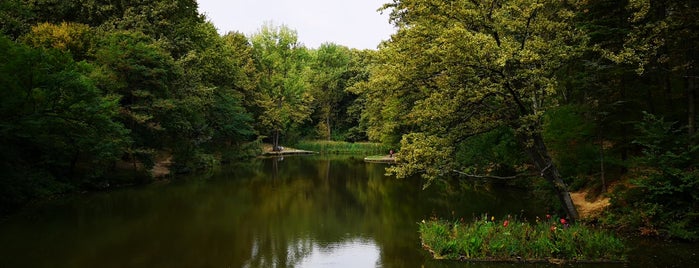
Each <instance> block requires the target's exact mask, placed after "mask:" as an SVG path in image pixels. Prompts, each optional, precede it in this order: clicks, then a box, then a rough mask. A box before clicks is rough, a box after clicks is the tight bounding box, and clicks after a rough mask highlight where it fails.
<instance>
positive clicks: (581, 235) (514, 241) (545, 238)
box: [419, 216, 626, 262]
mask: <svg viewBox="0 0 699 268" xmlns="http://www.w3.org/2000/svg"><path fill="white" fill-rule="evenodd" d="M419 231H420V237H421V239H422V243H423V245H424V246H425V247H426V248H428V249H429V250H431V252H432V253H433V255H434V257H435V258H437V259H442V258H444V259H455V260H456V259H466V260H493V261H515V260H517V261H521V260H525V261H543V260H546V259H550V258H555V259H564V260H570V261H599V262H606V261H624V260H625V259H626V249H625V246H624V243H623V242H622V241H621V240H620V239H618V238H616V237H615V236H614V235H612V234H611V233H610V232H608V231H604V230H598V229H593V228H590V227H588V226H585V225H580V224H575V225H567V224H563V223H561V222H559V221H558V220H556V218H555V217H552V218H551V219H549V220H539V219H538V218H537V220H536V222H534V223H530V222H526V221H519V220H517V219H515V218H507V219H503V220H495V219H494V218H490V219H489V218H488V217H487V216H484V217H482V218H480V219H476V220H474V221H473V222H471V223H464V222H463V221H456V222H449V221H444V220H437V219H432V220H429V221H422V222H421V223H419Z"/></svg>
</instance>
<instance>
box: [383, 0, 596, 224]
mask: <svg viewBox="0 0 699 268" xmlns="http://www.w3.org/2000/svg"><path fill="white" fill-rule="evenodd" d="M385 8H386V9H390V10H391V19H392V21H393V22H394V24H395V25H396V26H397V27H399V29H398V32H397V33H396V34H395V35H394V36H393V38H392V40H391V42H388V43H386V44H385V46H384V47H383V51H385V52H384V53H385V58H382V60H383V61H384V62H382V63H383V65H381V67H380V69H379V70H376V73H375V77H376V78H375V79H374V81H373V82H374V83H375V84H376V86H375V88H377V89H376V90H377V91H378V92H379V93H378V94H381V95H382V96H384V98H385V100H384V101H383V103H371V104H370V105H377V104H380V105H384V106H383V108H375V109H380V110H381V111H382V115H384V114H389V115H390V116H389V117H388V118H387V117H386V116H381V117H380V118H379V119H378V120H379V121H381V122H382V123H383V124H387V125H389V126H392V125H395V124H397V125H395V127H392V129H386V127H384V129H383V130H382V131H385V132H389V133H397V134H398V135H403V137H404V139H403V140H402V142H401V152H402V155H401V158H402V159H401V164H400V165H399V166H397V167H395V168H392V169H391V171H392V172H394V173H395V174H396V175H398V176H399V177H404V176H408V175H410V174H415V173H421V174H423V176H424V177H426V178H427V179H429V180H431V179H433V178H434V177H435V176H443V175H446V174H448V173H449V172H451V171H452V170H462V169H468V166H469V165H470V164H471V163H465V167H461V166H460V165H458V164H457V163H455V162H454V160H453V157H451V152H452V151H454V150H455V149H454V147H455V146H457V145H458V144H460V143H461V142H463V141H466V140H469V139H471V138H473V137H475V136H478V135H480V134H483V133H487V132H490V131H493V130H494V129H498V128H503V127H505V128H509V129H510V130H511V131H512V132H514V136H515V140H516V141H517V143H518V145H519V147H520V148H521V149H522V150H523V152H524V153H526V155H527V156H528V157H529V158H530V161H531V163H532V164H533V167H534V168H535V169H536V171H537V173H540V174H541V176H542V177H545V178H546V179H547V180H549V181H550V182H551V184H552V185H553V186H555V187H556V192H557V193H558V196H559V199H560V201H561V202H562V203H563V204H565V206H564V207H565V209H566V211H567V213H568V214H569V215H571V217H573V218H576V217H577V212H576V211H575V207H574V206H573V205H572V201H571V199H570V196H569V195H568V193H567V189H566V186H565V183H564V182H563V181H562V180H561V178H560V175H559V174H558V170H557V168H556V165H555V164H554V163H553V161H552V160H551V158H550V156H549V152H548V149H547V147H546V144H545V143H544V141H543V138H542V134H541V131H542V122H541V120H542V115H543V114H544V113H545V112H546V111H547V110H548V109H550V108H551V107H555V106H556V105H557V101H556V98H555V97H556V93H557V91H558V90H559V89H560V85H559V83H558V77H557V70H558V69H560V68H562V67H563V66H564V65H565V64H566V63H567V61H568V60H569V59H571V58H572V57H574V56H576V55H578V54H579V53H580V51H581V48H582V47H584V44H585V41H586V37H585V36H584V35H583V33H582V32H581V31H579V30H577V29H576V28H575V27H574V23H573V21H574V18H575V12H574V10H573V9H572V8H570V7H569V6H568V5H565V4H563V3H561V2H560V1H538V2H533V1H527V0H522V1H503V2H494V3H486V2H473V1H452V2H449V3H447V2H443V1H432V0H403V1H394V2H393V3H392V4H387V5H386V6H385ZM372 78H374V77H372ZM381 88H384V89H381ZM393 120H395V121H397V122H393ZM413 135H414V136H413ZM413 142H414V143H415V144H414V145H411V144H410V143H413ZM432 143H434V144H432ZM425 148H429V150H426V149H425ZM486 175H487V174H486Z"/></svg>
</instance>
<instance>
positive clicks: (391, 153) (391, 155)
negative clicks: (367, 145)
mask: <svg viewBox="0 0 699 268" xmlns="http://www.w3.org/2000/svg"><path fill="white" fill-rule="evenodd" d="M388 157H390V158H393V149H391V150H390V151H388Z"/></svg>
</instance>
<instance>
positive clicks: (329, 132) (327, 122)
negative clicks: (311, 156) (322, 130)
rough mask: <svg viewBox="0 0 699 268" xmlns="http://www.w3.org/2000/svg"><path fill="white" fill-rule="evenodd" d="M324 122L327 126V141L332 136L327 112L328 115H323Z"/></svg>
mask: <svg viewBox="0 0 699 268" xmlns="http://www.w3.org/2000/svg"><path fill="white" fill-rule="evenodd" d="M325 124H326V125H327V127H328V141H330V140H332V139H333V138H332V130H330V129H331V128H330V114H329V113H328V115H327V116H326V117H325Z"/></svg>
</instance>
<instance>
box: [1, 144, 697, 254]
mask: <svg viewBox="0 0 699 268" xmlns="http://www.w3.org/2000/svg"><path fill="white" fill-rule="evenodd" d="M384 168H385V166H384V165H381V164H368V163H364V162H363V161H362V160H360V159H355V158H347V157H340V158H337V157H336V158H332V159H328V158H323V157H287V158H284V159H258V160H254V161H252V162H251V163H249V164H246V165H236V166H227V167H223V168H222V169H223V170H221V171H220V172H217V173H216V174H210V175H202V176H198V177H192V178H187V179H182V180H177V181H176V182H173V183H169V184H156V185H151V186H148V187H139V188H135V189H123V190H118V191H114V192H108V193H93V194H86V195H81V196H76V197H72V198H67V199H62V200H58V201H52V202H48V203H46V204H40V205H37V206H35V207H33V208H29V209H27V210H26V211H25V212H23V213H21V214H19V215H15V216H13V217H11V218H9V219H7V220H5V221H3V222H0V267H544V266H545V265H541V264H539V265H520V264H502V263H458V262H446V261H434V260H431V259H430V257H429V256H428V255H427V254H426V253H425V251H423V250H422V249H421V248H420V243H419V237H418V234H417V224H416V223H417V222H419V221H421V220H422V219H425V218H429V217H430V216H432V215H437V216H440V217H447V218H449V217H451V218H454V219H457V218H461V217H463V218H466V219H470V218H473V216H474V215H480V214H481V213H484V212H488V213H491V214H495V215H496V216H498V217H499V216H504V215H506V213H508V212H517V213H520V211H524V212H523V213H524V214H525V215H542V214H543V213H545V211H544V210H543V208H540V207H541V206H540V205H537V204H536V202H534V201H531V200H530V199H529V198H526V195H525V194H523V193H521V192H517V191H512V190H501V189H497V187H487V186H478V187H474V186H473V185H460V186H459V185H449V186H445V185H441V186H439V185H438V186H433V187H430V188H428V189H427V190H422V187H421V186H422V181H420V180H419V179H418V178H412V179H405V180H396V179H395V178H391V177H386V176H384V173H385V172H384ZM631 243H632V244H634V245H636V246H634V251H632V253H631V254H632V259H634V260H635V261H634V262H632V263H631V264H630V265H629V266H637V267H649V266H650V267H652V266H657V267H668V266H678V267H680V266H684V267H692V266H696V264H697V261H696V259H697V256H694V255H693V254H696V252H697V249H699V247H697V246H696V245H681V244H667V245H662V244H658V243H647V244H644V242H643V241H635V242H631ZM587 267H599V265H593V266H587ZM608 267H624V266H623V265H611V266H608Z"/></svg>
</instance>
